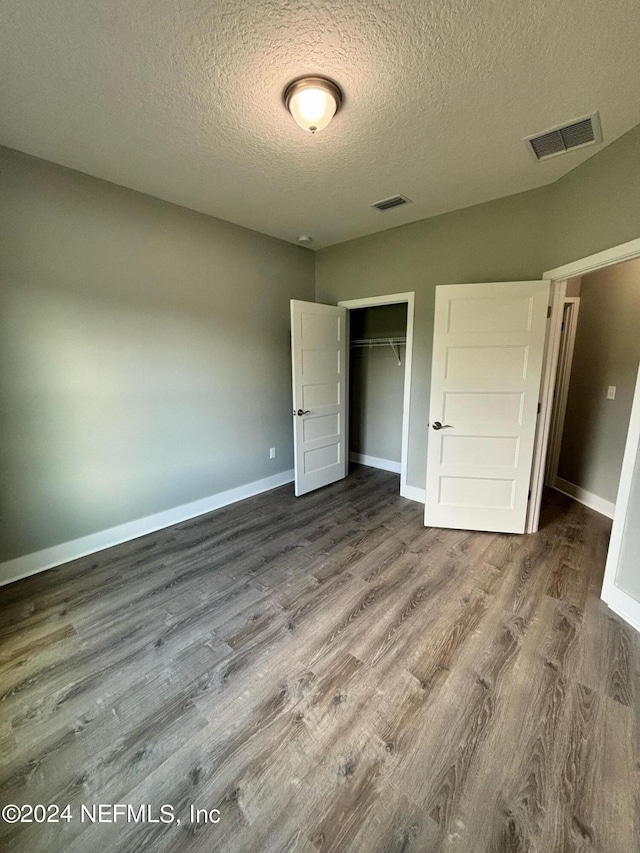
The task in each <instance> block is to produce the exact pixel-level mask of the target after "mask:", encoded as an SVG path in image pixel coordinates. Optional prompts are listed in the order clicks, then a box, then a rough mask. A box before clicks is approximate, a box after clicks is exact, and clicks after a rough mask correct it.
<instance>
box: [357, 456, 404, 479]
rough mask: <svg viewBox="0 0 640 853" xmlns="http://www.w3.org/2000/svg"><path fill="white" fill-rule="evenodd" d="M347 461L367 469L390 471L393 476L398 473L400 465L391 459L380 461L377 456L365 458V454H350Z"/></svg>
mask: <svg viewBox="0 0 640 853" xmlns="http://www.w3.org/2000/svg"><path fill="white" fill-rule="evenodd" d="M349 460H350V461H351V462H357V463H358V464H359V465H368V466H369V468H380V470H381V471H391V472H392V473H393V474H399V473H400V463H399V462H393V460H391V459H381V458H380V457H379V456H367V455H366V454H365V453H350V454H349Z"/></svg>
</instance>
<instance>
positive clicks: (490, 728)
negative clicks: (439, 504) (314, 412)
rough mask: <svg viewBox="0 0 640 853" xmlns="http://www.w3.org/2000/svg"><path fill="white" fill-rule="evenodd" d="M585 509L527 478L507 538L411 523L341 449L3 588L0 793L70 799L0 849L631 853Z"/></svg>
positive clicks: (610, 619)
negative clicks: (306, 489)
mask: <svg viewBox="0 0 640 853" xmlns="http://www.w3.org/2000/svg"><path fill="white" fill-rule="evenodd" d="M609 528H610V522H608V521H607V520H606V519H604V518H603V517H602V516H599V515H598V514H597V513H595V512H592V511H591V510H588V509H586V508H585V507H583V506H581V505H579V504H577V503H575V502H572V501H571V500H569V499H568V498H565V497H564V496H562V495H559V494H556V493H551V494H550V495H549V496H547V500H546V505H545V509H544V514H543V523H542V529H541V531H540V532H539V533H538V534H536V535H533V536H510V535H502V534H490V533H469V532H466V531H455V530H451V531H445V530H437V529H425V528H424V527H423V525H422V514H421V507H420V506H419V505H418V504H415V503H412V502H410V501H407V500H404V499H402V498H400V497H399V496H398V478H397V477H396V476H395V475H393V474H388V473H384V472H380V471H375V470H373V469H370V468H364V467H357V466H356V467H355V469H354V470H353V472H352V473H351V475H350V476H349V477H348V478H347V479H346V480H344V481H343V482H341V483H338V484H335V485H334V486H331V487H328V488H326V489H323V490H321V491H319V492H316V493H313V494H311V495H308V496H306V497H304V498H300V499H296V498H294V497H293V491H292V488H291V487H290V486H287V487H283V488H281V489H278V490H276V491H274V492H271V493H268V494H265V495H260V496H258V497H255V498H252V499H250V500H247V501H244V502H242V503H238V504H235V505H233V506H231V507H228V508H226V509H223V510H220V511H218V512H215V513H212V514H210V515H207V516H203V517H201V518H198V519H195V520H192V521H189V522H185V523H183V524H179V525H176V526H175V527H173V528H169V529H167V530H164V531H161V532H159V533H157V534H153V535H150V536H146V537H144V538H141V539H138V540H136V541H135V542H130V543H127V544H124V545H121V546H118V547H117V548H112V549H110V550H108V551H104V552H102V553H100V554H96V555H93V556H91V557H87V558H84V559H82V560H78V561H76V562H75V563H72V564H68V565H67V566H63V567H60V568H59V569H56V570H52V571H49V572H45V573H43V574H40V575H37V576H35V577H32V578H28V579H26V580H23V581H19V582H17V583H15V584H12V585H11V586H9V587H5V588H3V589H1V590H0V600H1V604H0V793H1V800H2V802H1V804H2V805H6V804H8V803H14V804H17V805H19V806H22V805H23V804H26V803H31V804H35V803H43V804H45V805H49V804H56V805H58V806H59V807H60V808H62V807H63V806H65V805H66V804H69V805H70V810H69V813H70V814H71V820H69V821H61V822H50V823H26V824H16V825H10V824H8V823H6V822H4V823H3V822H1V821H0V849H2V850H3V851H15V852H16V853H21V851H31V852H32V853H33V851H48V853H51V851H53V853H58V851H82V853H87V852H88V853H91V851H100V853H110V851H141V850H142V851H152V853H155V852H156V851H158V853H164V851H185V853H186V851H224V853H236V851H237V853H253V851H255V852H256V853H258V851H273V853H284V851H287V853H294V851H300V853H302V852H303V851H305V852H306V851H313V853H318V852H320V853H329V851H334V852H335V853H400V851H402V853H408V851H414V853H509V851H514V853H515V851H518V852H519V853H525V851H526V853H574V851H575V853H586V851H597V853H637V851H638V849H639V847H638V837H639V835H640V818H639V816H638V812H637V806H638V800H639V791H640V786H639V781H640V638H639V636H638V635H637V634H635V632H634V631H633V630H632V629H630V628H628V627H627V626H626V625H624V623H622V622H621V621H620V620H619V619H618V618H617V617H615V616H614V615H613V614H612V613H611V612H610V611H608V610H607V608H606V607H605V605H604V604H603V603H602V602H601V601H600V600H599V591H600V585H601V581H602V573H603V568H604V561H605V557H606V549H607V545H608V536H609ZM116 803H124V804H131V805H132V806H133V807H134V809H135V812H138V810H139V809H140V806H141V805H146V806H148V807H149V813H148V814H147V817H151V818H153V820H147V821H146V822H137V821H136V820H133V818H135V817H136V816H137V815H136V814H135V813H134V814H133V815H129V816H127V815H126V814H125V815H124V816H122V815H118V816H117V820H116V822H113V814H114V813H113V811H112V810H110V809H109V808H108V807H109V806H110V804H116ZM82 804H84V805H86V806H93V805H94V804H104V805H105V806H106V807H107V808H106V809H105V810H104V811H103V816H104V817H105V818H106V821H105V822H103V823H98V822H96V823H92V822H91V820H90V819H89V818H88V817H87V816H86V815H85V816H84V819H82V815H81V805H82ZM191 804H193V805H194V806H195V807H196V808H198V809H206V810H207V811H209V810H212V809H218V810H219V813H220V820H219V823H217V824H213V823H204V822H202V821H201V822H194V821H192V820H190V805H191ZM163 805H167V806H171V807H172V809H173V812H165V818H167V816H168V818H167V819H170V816H171V814H173V815H174V816H175V818H176V820H174V821H173V822H171V823H163V822H158V820H159V816H160V809H161V806H163ZM50 814H51V812H50ZM211 817H216V815H215V813H213V814H212V815H211ZM178 818H179V820H180V822H179V823H178V820H177V819H178Z"/></svg>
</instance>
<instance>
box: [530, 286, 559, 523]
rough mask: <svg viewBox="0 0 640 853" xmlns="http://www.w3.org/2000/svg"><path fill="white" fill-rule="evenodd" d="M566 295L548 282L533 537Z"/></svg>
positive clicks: (535, 454) (532, 502) (532, 500)
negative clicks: (547, 310) (549, 285)
mask: <svg viewBox="0 0 640 853" xmlns="http://www.w3.org/2000/svg"><path fill="white" fill-rule="evenodd" d="M566 293H567V282H566V281H556V282H551V291H550V296H549V299H550V301H551V304H550V308H551V316H550V319H549V320H548V321H547V340H546V344H545V354H544V362H543V367H542V382H541V384H540V414H539V416H538V426H537V429H536V439H535V445H534V450H533V466H532V468H531V497H530V498H529V506H528V509H527V525H526V532H527V533H535V532H536V531H537V529H538V526H539V524H540V509H541V507H542V493H543V490H544V470H545V463H546V459H547V447H548V444H549V431H550V429H551V412H552V409H553V390H554V388H555V382H556V373H557V370H558V356H559V353H560V333H561V330H562V312H563V311H564V300H565V296H566Z"/></svg>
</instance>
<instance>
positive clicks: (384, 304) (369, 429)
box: [338, 293, 415, 499]
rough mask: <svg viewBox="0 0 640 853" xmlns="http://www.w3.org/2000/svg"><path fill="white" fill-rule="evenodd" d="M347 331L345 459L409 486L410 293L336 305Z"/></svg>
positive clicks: (407, 489) (406, 494)
mask: <svg viewBox="0 0 640 853" xmlns="http://www.w3.org/2000/svg"><path fill="white" fill-rule="evenodd" d="M338 306H339V307H343V308H346V309H347V329H348V330H349V380H348V389H349V390H348V395H347V398H348V408H349V416H348V417H349V459H350V461H352V462H357V463H360V464H363V465H369V466H370V467H373V468H380V469H382V470H386V471H394V472H396V473H398V474H400V494H401V495H403V496H404V497H408V498H411V499H415V497H414V495H413V494H411V487H408V486H407V466H408V449H409V408H410V400H411V361H412V350H413V313H414V294H413V293H394V294H389V295H386V296H375V297H369V298H364V299H352V300H348V301H346V302H339V303H338Z"/></svg>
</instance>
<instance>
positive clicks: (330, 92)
mask: <svg viewBox="0 0 640 853" xmlns="http://www.w3.org/2000/svg"><path fill="white" fill-rule="evenodd" d="M284 102H285V104H286V107H287V109H288V110H289V112H290V113H291V115H292V116H293V118H294V119H295V121H296V123H297V124H298V125H299V126H300V127H301V128H302V129H303V130H308V131H309V133H316V132H317V131H318V130H322V129H323V128H325V127H326V126H327V125H328V124H329V122H330V121H331V119H332V118H333V117H334V115H335V114H336V113H337V112H338V110H339V109H340V106H341V104H342V92H341V91H340V89H339V88H338V86H337V85H336V84H335V83H334V82H333V81H332V80H329V79H327V78H326V77H304V78H302V79H300V80H294V82H293V83H290V84H289V86H287V88H286V90H285V93H284Z"/></svg>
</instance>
